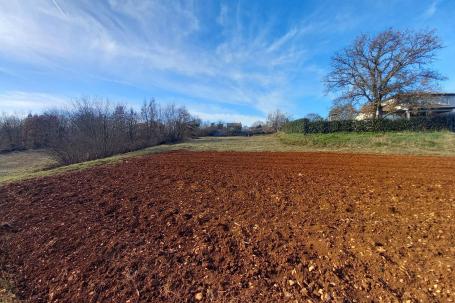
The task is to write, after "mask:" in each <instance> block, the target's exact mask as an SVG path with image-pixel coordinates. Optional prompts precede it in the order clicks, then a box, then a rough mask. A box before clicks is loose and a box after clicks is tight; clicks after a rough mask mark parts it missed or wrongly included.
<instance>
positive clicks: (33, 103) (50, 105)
mask: <svg viewBox="0 0 455 303" xmlns="http://www.w3.org/2000/svg"><path fill="white" fill-rule="evenodd" d="M70 104H71V101H70V99H69V98H67V97H65V96H57V95H52V94H47V93H41V92H23V91H9V92H4V93H1V94H0V111H1V112H0V114H4V113H5V114H18V115H27V114H29V113H36V112H40V111H43V110H47V109H54V108H58V109H63V108H65V107H67V106H69V105H70Z"/></svg>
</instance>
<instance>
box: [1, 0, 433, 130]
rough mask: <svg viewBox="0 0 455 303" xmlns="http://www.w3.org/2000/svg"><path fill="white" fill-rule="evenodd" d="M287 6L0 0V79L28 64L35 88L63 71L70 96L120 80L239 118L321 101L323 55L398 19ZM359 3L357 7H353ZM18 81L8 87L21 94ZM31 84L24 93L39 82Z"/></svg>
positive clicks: (347, 6) (316, 5)
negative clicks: (229, 109)
mask: <svg viewBox="0 0 455 303" xmlns="http://www.w3.org/2000/svg"><path fill="white" fill-rule="evenodd" d="M397 2H399V1H397ZM410 2H412V1H410ZM365 3H366V4H365ZM293 5H295V6H296V7H299V9H297V8H289V9H283V6H282V5H271V4H270V3H266V2H263V1H258V2H254V1H240V0H239V1H223V0H220V1H219V2H217V1H209V2H204V3H202V2H200V1H195V0H169V1H155V0H149V1H147V0H106V1H71V0H34V1H33V2H30V1H27V0H24V1H0V77H3V78H4V79H5V78H7V77H8V75H9V74H14V75H16V79H19V78H21V77H22V78H23V77H25V78H26V74H27V73H26V72H25V70H26V69H33V70H37V71H39V72H42V74H46V77H43V78H45V80H46V81H48V82H47V83H46V84H47V88H46V89H44V88H43V89H42V90H43V91H46V92H47V91H49V89H48V88H49V87H52V86H53V87H57V88H59V89H60V86H63V85H60V79H62V78H66V80H67V81H68V82H69V83H71V85H69V84H67V86H71V88H70V89H68V88H66V90H68V91H69V92H68V95H69V94H70V93H75V94H76V96H73V97H77V96H79V95H85V94H93V92H92V91H90V88H93V87H96V86H97V85H98V84H100V83H102V84H103V85H106V86H108V87H109V88H111V87H112V88H118V86H122V87H126V86H128V89H130V90H136V91H141V92H142V91H145V92H148V93H150V95H149V96H154V97H157V99H160V98H170V99H172V98H176V99H179V100H183V101H182V102H183V103H184V100H187V101H188V104H192V102H193V103H194V100H199V102H200V103H201V104H204V105H216V106H217V108H216V109H211V110H210V111H209V110H204V109H201V108H199V109H197V111H198V112H199V113H202V114H204V115H206V116H208V115H211V116H213V117H218V116H216V115H222V114H225V117H228V116H226V114H227V115H229V116H230V117H233V118H234V117H237V118H239V119H244V121H246V120H248V121H249V120H252V119H253V118H254V119H255V118H260V117H264V116H265V115H266V113H267V112H268V111H270V110H274V109H276V108H278V107H279V108H282V109H283V110H285V111H288V112H293V111H295V110H296V109H299V111H300V112H308V111H313V109H311V108H308V106H309V104H311V102H310V101H312V100H322V97H321V96H323V91H322V88H321V83H320V78H321V76H322V74H323V73H325V67H326V66H327V63H328V60H329V56H330V53H332V52H333V51H335V50H336V49H338V48H339V47H340V46H343V45H344V44H342V45H340V43H341V42H343V43H345V42H346V41H351V40H352V39H353V38H354V37H355V35H357V34H358V33H359V32H361V31H363V30H364V29H365V28H369V27H372V23H374V24H377V23H378V22H377V20H387V22H388V21H390V20H392V21H394V20H397V19H396V18H395V19H394V18H392V17H390V16H389V15H388V14H386V15H384V14H385V13H384V12H385V11H386V12H387V13H388V10H389V9H390V5H385V4H384V3H382V2H380V1H372V0H371V1H368V2H364V1H359V2H355V3H351V2H349V1H348V2H346V3H344V4H343V5H337V6H334V5H333V2H332V1H328V0H326V1H308V2H307V1H305V2H304V3H303V1H302V3H299V1H297V4H295V3H294V4H292V5H291V4H289V6H290V7H291V6H293ZM300 6H302V8H301V9H300ZM361 6H365V8H364V11H363V12H364V13H356V11H357V10H359V9H362V8H361ZM425 9H426V10H427V12H426V15H428V16H431V15H434V14H437V13H438V1H434V2H432V4H431V5H430V6H428V7H425V6H424V5H422V4H421V5H420V6H419V9H418V10H416V11H418V12H422V11H424V10H425ZM371 11H374V13H372V12H371ZM381 12H382V15H381ZM399 13H400V15H401V14H402V13H401V12H399ZM384 16H386V17H384ZM374 18H376V19H374ZM370 19H371V20H373V21H371V22H370ZM433 19H434V18H433ZM400 20H401V19H400ZM369 22H370V23H369ZM394 22H395V21H394ZM385 23H386V22H384V24H382V23H381V25H380V27H381V28H380V29H383V26H385V25H386V24H385ZM376 27H377V26H376ZM374 30H376V28H375V29H374ZM343 39H345V40H343ZM346 39H347V40H346ZM4 62H6V63H8V64H5V65H2V63H4ZM14 64H16V68H14ZM11 66H13V68H12V69H11V68H10V67H11ZM17 66H19V67H17ZM30 77H32V76H30ZM30 77H29V80H30ZM0 80H1V79H0ZM52 81H54V82H52ZM29 82H39V80H36V81H35V79H32V80H30V81H29ZM49 82H52V83H49ZM22 83H25V81H22V79H21V82H20V83H15V85H13V86H12V87H13V88H10V89H9V91H12V90H16V91H18V90H20V91H26V87H23V88H22V87H21V85H22ZM106 83H109V84H106ZM116 85H117V86H116ZM5 88H6V86H3V87H2V86H0V93H1V91H2V90H4V91H5V90H6V89H5ZM30 90H31V93H30V94H31V97H33V95H34V94H35V93H34V91H37V90H38V91H40V90H41V89H39V88H37V87H36V85H34V86H33V87H32V88H31V89H30ZM62 90H63V89H62ZM104 91H108V89H105V90H104ZM4 94H6V93H4ZM55 94H56V95H57V96H58V95H61V94H62V91H61V90H57V91H56V92H55ZM95 94H96V92H95ZM125 94H126V93H125ZM144 94H145V93H144ZM135 95H139V93H136V94H135ZM108 97H111V98H113V99H115V93H114V92H113V93H112V94H110V95H109V96H108ZM143 97H147V96H143ZM57 99H59V98H58V97H57ZM326 99H327V98H326ZM11 100H14V99H11ZM56 102H57V103H58V101H57V100H56ZM315 102H316V101H315ZM20 104H21V103H18V108H20V107H21V105H20ZM22 104H23V103H22ZM231 105H235V106H238V107H242V108H245V107H247V108H249V110H250V112H251V113H253V114H252V115H251V116H252V117H250V118H248V117H247V116H249V115H247V114H245V112H240V111H237V112H235V111H234V112H226V108H227V107H229V106H231ZM11 107H13V106H11ZM235 115H238V116H235Z"/></svg>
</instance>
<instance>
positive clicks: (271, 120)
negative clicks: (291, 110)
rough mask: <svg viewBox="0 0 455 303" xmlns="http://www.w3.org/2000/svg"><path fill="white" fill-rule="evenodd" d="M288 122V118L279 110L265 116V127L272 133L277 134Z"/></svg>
mask: <svg viewBox="0 0 455 303" xmlns="http://www.w3.org/2000/svg"><path fill="white" fill-rule="evenodd" d="M288 121H289V116H288V115H287V114H285V113H283V112H281V111H280V110H279V109H277V110H275V111H274V112H271V113H269V114H268V115H267V126H268V127H270V128H271V129H272V130H273V131H274V132H277V131H279V130H280V129H281V127H282V126H283V125H284V124H285V123H287V122H288Z"/></svg>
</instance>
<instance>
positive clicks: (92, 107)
mask: <svg viewBox="0 0 455 303" xmlns="http://www.w3.org/2000/svg"><path fill="white" fill-rule="evenodd" d="M199 125H200V120H199V119H197V118H195V117H193V116H192V115H191V114H190V113H189V112H188V111H187V110H186V109H185V108H184V107H178V106H175V105H167V106H161V105H160V104H158V103H157V102H155V101H154V100H150V101H147V102H144V104H143V105H142V107H141V109H140V111H136V110H134V109H133V108H128V107H127V106H125V105H116V106H112V105H111V104H110V103H109V102H107V101H106V102H102V101H96V100H92V99H88V98H84V99H81V100H78V101H77V102H75V103H74V105H73V106H72V108H71V109H70V110H65V111H48V112H45V113H43V114H39V115H29V116H27V117H25V118H19V117H17V116H6V115H4V116H3V117H1V118H0V151H13V150H22V149H37V148H46V149H49V150H50V151H51V152H52V153H53V155H54V156H55V157H56V159H57V160H58V161H59V162H60V163H61V164H70V163H77V162H82V161H87V160H93V159H98V158H103V157H107V156H111V155H114V154H118V153H124V152H128V151H133V150H137V149H141V148H145V147H149V146H154V145H157V144H162V143H173V142H179V141H182V140H183V139H185V138H187V137H190V136H192V135H194V134H195V133H196V132H197V129H198V127H199Z"/></svg>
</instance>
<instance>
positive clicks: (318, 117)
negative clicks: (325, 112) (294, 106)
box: [304, 113, 324, 122]
mask: <svg viewBox="0 0 455 303" xmlns="http://www.w3.org/2000/svg"><path fill="white" fill-rule="evenodd" d="M304 118H305V119H308V120H310V121H311V122H316V121H322V120H324V118H323V117H322V116H321V115H319V114H316V113H309V114H307V115H306V116H305V117H304Z"/></svg>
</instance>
